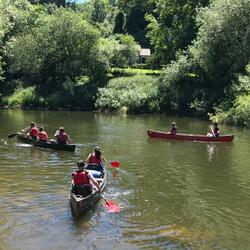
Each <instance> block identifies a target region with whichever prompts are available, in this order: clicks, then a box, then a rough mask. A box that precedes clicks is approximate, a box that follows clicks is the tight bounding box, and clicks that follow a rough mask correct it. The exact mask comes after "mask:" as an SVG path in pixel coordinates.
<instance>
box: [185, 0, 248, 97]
mask: <svg viewBox="0 0 250 250" xmlns="http://www.w3.org/2000/svg"><path fill="white" fill-rule="evenodd" d="M197 20H198V24H199V26H200V28H199V32H198V35H197V40H196V41H195V42H194V45H193V46H192V47H191V48H190V52H191V54H192V57H193V58H194V60H195V62H196V63H197V64H198V65H199V66H200V67H201V68H202V69H203V70H204V72H205V74H206V77H207V78H208V80H209V82H210V84H211V85H213V87H215V88H216V91H217V97H218V96H222V95H223V92H224V87H225V86H227V85H229V84H230V82H231V81H232V80H233V79H234V76H235V73H239V72H243V71H244V69H245V67H246V65H247V63H248V62H249V60H250V32H249V29H248V28H247V27H249V23H250V4H249V1H247V0H217V1H213V2H212V4H211V5H210V7H209V8H204V9H203V10H202V11H201V12H200V14H199V15H198V19H197Z"/></svg>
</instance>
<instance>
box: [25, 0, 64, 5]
mask: <svg viewBox="0 0 250 250" xmlns="http://www.w3.org/2000/svg"><path fill="white" fill-rule="evenodd" d="M29 2H31V3H36V4H37V3H40V4H50V3H52V4H56V5H57V6H65V5H66V0H29Z"/></svg>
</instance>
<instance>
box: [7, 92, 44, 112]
mask: <svg viewBox="0 0 250 250" xmlns="http://www.w3.org/2000/svg"><path fill="white" fill-rule="evenodd" d="M6 103H7V105H8V106H12V107H43V106H45V100H44V99H43V98H39V97H37V94H36V90H35V87H29V88H26V89H17V90H16V91H15V93H14V94H13V95H12V96H10V97H8V98H7V100H6Z"/></svg>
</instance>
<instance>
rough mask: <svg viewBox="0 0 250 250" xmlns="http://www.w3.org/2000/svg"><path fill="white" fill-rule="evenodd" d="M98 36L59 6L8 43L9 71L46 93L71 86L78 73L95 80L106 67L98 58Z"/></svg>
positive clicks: (83, 22) (76, 17)
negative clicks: (27, 31)
mask: <svg viewBox="0 0 250 250" xmlns="http://www.w3.org/2000/svg"><path fill="white" fill-rule="evenodd" d="M98 39H99V34H98V32H97V30H95V29H94V28H93V27H92V26H91V25H90V24H89V23H87V22H86V21H83V20H82V19H81V16H79V15H77V14H75V13H73V12H70V11H66V10H63V9H59V10H58V12H57V13H55V14H54V15H45V16H43V17H42V18H40V23H39V26H37V27H34V28H32V29H31V30H30V33H24V34H21V35H19V36H17V37H15V39H12V40H11V41H10V42H9V44H8V46H7V55H8V59H9V60H10V62H11V64H10V66H11V67H10V70H11V72H12V73H13V74H18V75H19V76H21V77H22V79H23V81H24V82H26V83H27V84H29V85H33V84H36V85H37V87H38V89H39V90H40V92H41V93H42V94H43V95H45V96H46V95H49V94H51V93H53V92H55V91H63V90H64V89H65V88H66V87H67V86H69V83H71V84H72V86H73V85H74V83H76V81H77V77H79V76H86V77H87V78H88V79H89V81H90V82H98V80H100V79H96V78H97V77H100V74H102V73H103V72H104V69H105V67H104V66H103V63H102V62H101V60H100V58H99V57H98V47H97V45H98ZM64 83H65V84H64Z"/></svg>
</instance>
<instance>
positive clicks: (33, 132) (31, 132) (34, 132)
mask: <svg viewBox="0 0 250 250" xmlns="http://www.w3.org/2000/svg"><path fill="white" fill-rule="evenodd" d="M21 132H22V133H25V134H26V135H27V136H28V137H31V138H32V139H33V140H36V139H37V136H38V128H37V126H36V124H35V123H34V122H31V123H30V126H29V127H27V128H24V129H22V130H21Z"/></svg>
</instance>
